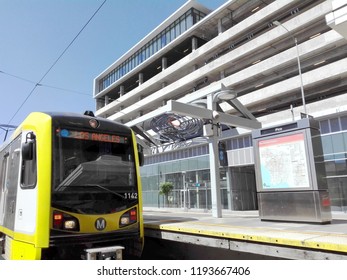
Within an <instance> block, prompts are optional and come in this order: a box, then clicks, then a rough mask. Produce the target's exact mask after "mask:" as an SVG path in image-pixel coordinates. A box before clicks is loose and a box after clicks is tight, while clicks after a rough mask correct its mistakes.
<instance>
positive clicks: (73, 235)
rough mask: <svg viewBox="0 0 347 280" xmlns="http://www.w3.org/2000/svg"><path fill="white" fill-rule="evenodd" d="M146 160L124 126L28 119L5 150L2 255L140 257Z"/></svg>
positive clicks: (72, 118) (56, 116) (60, 116)
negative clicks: (115, 252)
mask: <svg viewBox="0 0 347 280" xmlns="http://www.w3.org/2000/svg"><path fill="white" fill-rule="evenodd" d="M141 160H142V153H141V152H139V150H138V145H137V144H136V139H135V135H134V133H133V132H132V130H131V129H130V128H128V127H126V126H124V125H122V124H118V123H116V122H112V121H109V120H106V119H101V118H96V117H94V116H93V115H92V114H85V115H78V114H66V113H39V112H35V113H31V114H30V115H29V116H28V117H27V118H26V119H25V120H24V122H23V123H22V124H21V125H20V126H19V127H18V128H17V129H16V130H15V131H14V133H13V134H12V135H11V138H10V139H9V140H8V141H7V142H6V143H5V144H3V145H2V147H1V148H0V256H2V258H4V259H13V260H19V259H27V260H32V259H84V258H86V257H85V256H86V250H93V251H95V252H97V253H98V252H99V253H100V254H96V258H97V259H103V258H105V255H107V254H103V253H102V252H108V251H112V250H105V248H106V249H107V248H111V249H112V248H113V247H114V246H116V245H117V246H118V245H119V246H122V247H124V248H125V250H124V254H125V256H138V255H140V254H141V251H142V247H143V240H144V229H143V218H142V197H141V179H140V170H139V166H140V162H141ZM98 248H100V250H99V249H98ZM94 249H95V250H94Z"/></svg>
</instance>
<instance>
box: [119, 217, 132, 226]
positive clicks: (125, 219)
mask: <svg viewBox="0 0 347 280" xmlns="http://www.w3.org/2000/svg"><path fill="white" fill-rule="evenodd" d="M120 224H121V226H126V225H128V224H130V219H129V217H125V216H123V217H121V218H120Z"/></svg>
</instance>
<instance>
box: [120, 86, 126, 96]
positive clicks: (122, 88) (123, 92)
mask: <svg viewBox="0 0 347 280" xmlns="http://www.w3.org/2000/svg"><path fill="white" fill-rule="evenodd" d="M124 94H125V89H124V86H120V87H119V96H123V95H124Z"/></svg>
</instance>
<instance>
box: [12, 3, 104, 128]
mask: <svg viewBox="0 0 347 280" xmlns="http://www.w3.org/2000/svg"><path fill="white" fill-rule="evenodd" d="M106 1H107V0H104V1H103V2H102V3H101V5H100V6H99V7H98V8H97V9H96V11H95V12H94V13H93V15H92V16H91V17H90V18H89V19H88V21H87V22H86V23H85V24H84V25H83V27H82V28H81V29H80V31H79V32H78V33H77V34H76V36H75V37H74V38H73V39H72V41H71V42H70V43H69V44H68V45H67V47H66V48H65V49H64V50H63V51H62V53H61V54H60V55H59V56H58V58H57V59H56V60H55V61H54V62H53V63H52V65H51V66H50V67H49V68H48V70H47V71H46V72H45V73H44V74H43V76H42V77H41V79H40V80H39V81H38V82H37V83H35V85H34V87H33V88H32V89H31V91H30V92H29V93H28V95H27V96H26V98H25V99H24V101H23V102H22V103H21V104H20V106H19V107H18V109H17V110H16V112H15V113H14V114H13V115H12V117H11V119H10V120H9V121H8V123H7V124H8V125H9V124H10V123H11V122H12V120H13V119H14V118H15V116H16V115H17V114H18V112H19V111H20V110H21V109H22V107H23V106H24V104H25V103H26V102H27V101H28V99H29V98H30V96H31V95H32V94H33V93H34V91H35V90H36V88H37V87H38V86H41V85H42V84H41V82H42V81H43V79H44V78H45V77H46V76H47V75H48V73H49V72H50V71H51V70H52V69H53V67H54V66H55V65H56V64H57V63H58V61H59V60H60V59H61V58H62V57H63V55H64V54H65V53H66V52H67V50H68V49H69V48H70V47H71V45H72V44H73V43H74V42H75V41H76V39H77V38H78V37H79V35H80V34H81V33H82V32H83V30H84V29H85V28H86V27H87V25H88V24H89V23H90V22H91V21H92V19H93V18H94V17H95V15H96V14H97V13H98V12H99V10H100V9H101V8H102V6H103V5H104V4H105V3H106Z"/></svg>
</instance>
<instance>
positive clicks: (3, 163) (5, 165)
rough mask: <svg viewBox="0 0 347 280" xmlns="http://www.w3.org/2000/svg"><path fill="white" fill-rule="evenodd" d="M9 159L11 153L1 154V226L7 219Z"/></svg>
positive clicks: (4, 152)
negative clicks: (6, 202)
mask: <svg viewBox="0 0 347 280" xmlns="http://www.w3.org/2000/svg"><path fill="white" fill-rule="evenodd" d="M8 157H9V152H8V151H6V150H5V151H3V153H2V154H1V159H0V160H1V170H0V172H1V173H0V225H3V224H4V217H5V207H6V206H5V201H6V199H5V198H6V197H7V191H6V190H7V188H6V182H7V169H8Z"/></svg>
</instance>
